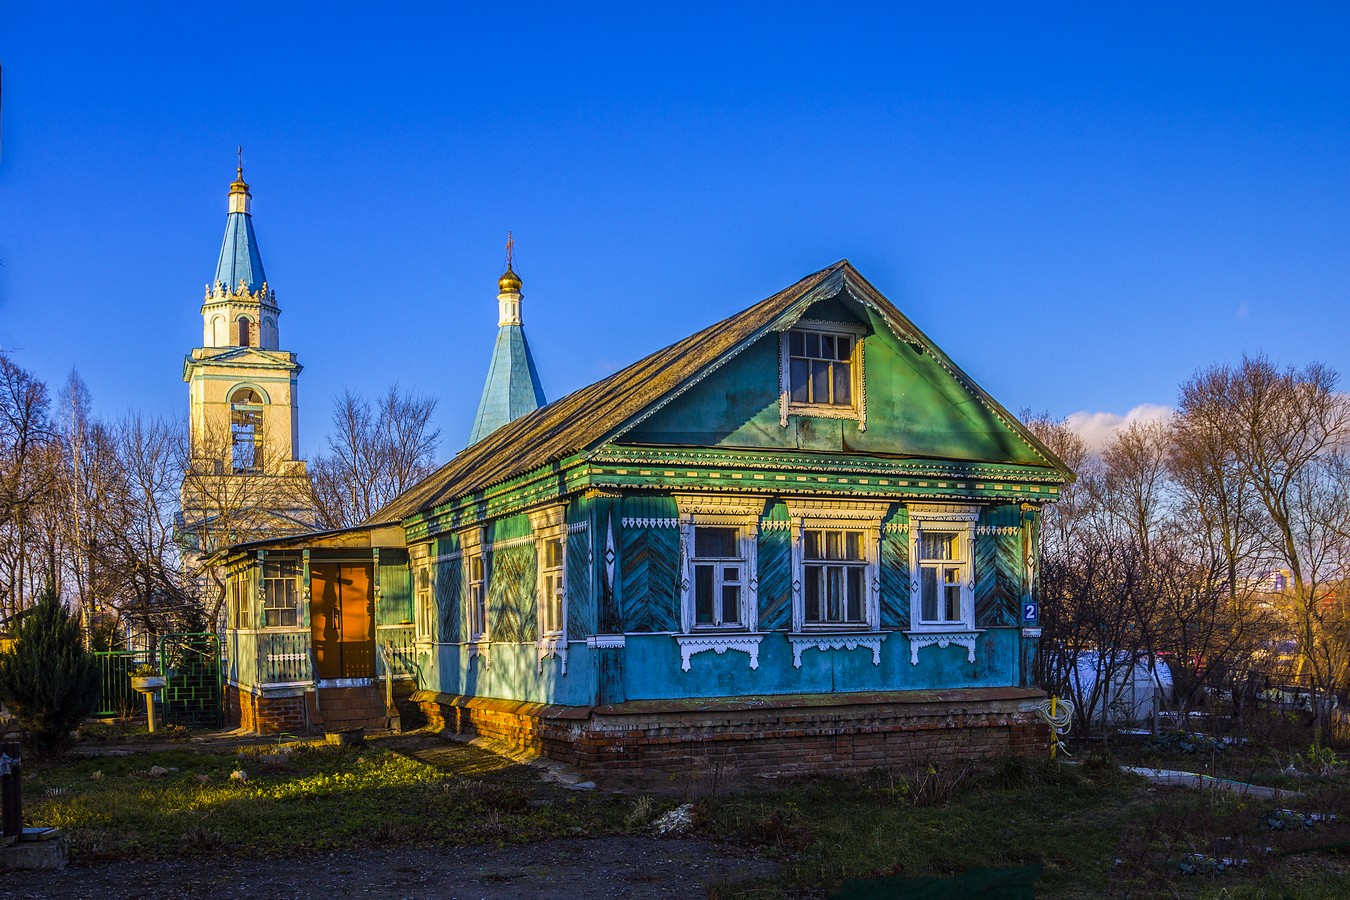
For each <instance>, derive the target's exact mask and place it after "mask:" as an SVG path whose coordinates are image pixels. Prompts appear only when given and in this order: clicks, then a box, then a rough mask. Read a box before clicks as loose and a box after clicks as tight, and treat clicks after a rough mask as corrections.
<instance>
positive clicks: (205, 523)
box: [181, 159, 315, 555]
mask: <svg viewBox="0 0 1350 900" xmlns="http://www.w3.org/2000/svg"><path fill="white" fill-rule="evenodd" d="M252 199H253V198H252V195H251V194H250V193H249V189H248V185H247V184H245V183H244V169H243V163H242V159H241V162H240V166H239V169H238V177H237V178H236V179H235V181H234V183H233V184H231V185H230V194H229V214H228V217H227V218H226V220H225V241H224V243H223V244H222V245H221V248H220V259H219V261H218V262H217V263H216V275H215V278H214V279H213V281H212V283H211V284H209V285H207V287H206V298H205V299H204V300H203V301H202V346H200V347H198V348H197V349H195V350H193V351H192V353H191V355H189V356H188V357H187V359H185V360H184V362H183V380H184V381H186V382H187V383H188V396H189V410H190V414H189V437H190V440H191V463H190V465H189V470H188V472H187V474H186V476H185V477H184V479H183V487H182V494H181V502H182V526H181V531H182V534H183V537H184V538H185V543H186V545H187V550H188V552H189V553H190V554H196V555H206V554H209V553H211V552H213V551H215V550H216V549H218V548H220V547H222V546H227V545H229V544H233V543H238V542H240V541H248V540H254V539H257V538H262V537H268V536H274V535H278V534H285V533H288V532H298V531H305V530H309V529H312V528H313V527H314V520H315V516H314V508H313V501H312V500H311V497H310V490H309V478H308V475H307V474H306V472H305V463H304V461H303V460H300V459H299V458H298V457H297V455H296V454H297V444H298V431H299V424H300V419H299V407H298V405H297V401H296V383H297V381H298V379H299V376H300V368H301V367H300V364H299V363H298V362H297V361H296V357H295V354H294V353H290V352H288V351H285V350H281V349H279V348H280V333H279V331H278V328H277V320H278V319H279V318H280V316H281V309H280V308H279V307H278V306H277V298H276V292H275V291H273V290H272V288H271V286H270V285H269V284H268V283H267V277H266V275H265V274H264V273H263V265H262V256H261V255H260V254H259V252H258V239H257V236H256V235H255V234H254V233H253V215H252V209H251V207H252Z"/></svg>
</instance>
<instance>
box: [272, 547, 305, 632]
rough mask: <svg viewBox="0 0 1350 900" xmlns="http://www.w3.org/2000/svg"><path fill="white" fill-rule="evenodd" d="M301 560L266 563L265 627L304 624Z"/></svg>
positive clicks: (278, 560)
mask: <svg viewBox="0 0 1350 900" xmlns="http://www.w3.org/2000/svg"><path fill="white" fill-rule="evenodd" d="M300 579H301V568H300V561H299V560H297V559H266V560H264V561H263V627H264V628H296V627H298V626H299V625H300V595H301V591H300Z"/></svg>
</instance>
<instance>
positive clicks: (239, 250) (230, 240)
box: [211, 165, 267, 292]
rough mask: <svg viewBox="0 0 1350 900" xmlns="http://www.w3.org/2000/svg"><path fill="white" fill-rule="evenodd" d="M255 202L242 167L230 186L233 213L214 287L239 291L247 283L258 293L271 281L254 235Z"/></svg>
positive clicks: (231, 210) (227, 227) (226, 230)
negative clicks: (217, 283) (268, 278)
mask: <svg viewBox="0 0 1350 900" xmlns="http://www.w3.org/2000/svg"><path fill="white" fill-rule="evenodd" d="M251 201H252V195H251V194H249V192H248V185H247V184H245V183H244V169H243V166H242V165H241V166H240V168H239V176H238V178H236V179H235V182H234V183H233V184H231V185H230V214H229V217H228V218H227V219H226V220H225V240H224V242H223V243H222V244H221V245H220V261H219V262H217V263H216V277H215V278H214V279H213V280H212V282H211V283H212V284H215V283H216V282H220V283H221V284H224V285H225V286H226V287H227V288H231V289H233V290H238V288H239V282H240V281H243V282H244V284H245V285H246V286H247V287H248V289H249V290H250V291H255V292H256V291H257V290H258V289H259V288H261V287H262V286H263V282H265V281H267V275H266V274H265V273H264V272H263V265H262V254H260V253H259V252H258V238H257V236H256V235H255V234H254V233H253V216H252V215H250V212H249V207H250V205H251Z"/></svg>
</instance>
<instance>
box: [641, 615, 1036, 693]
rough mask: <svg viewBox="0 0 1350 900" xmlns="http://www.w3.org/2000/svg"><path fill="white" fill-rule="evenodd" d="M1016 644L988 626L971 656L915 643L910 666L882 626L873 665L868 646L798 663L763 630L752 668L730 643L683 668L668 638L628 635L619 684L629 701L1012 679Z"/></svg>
mask: <svg viewBox="0 0 1350 900" xmlns="http://www.w3.org/2000/svg"><path fill="white" fill-rule="evenodd" d="M1020 651H1021V638H1020V631H1019V630H1018V629H1015V628H1006V629H991V630H989V631H986V632H984V633H983V634H981V635H980V637H979V639H978V643H977V644H976V653H975V662H973V663H972V662H969V661H968V658H967V651H966V648H964V647H958V646H955V645H952V646H948V647H945V648H943V647H936V646H933V647H924V648H921V649H920V651H919V662H918V665H914V664H912V663H911V662H910V645H909V641H908V640H907V639H906V637H905V635H903V634H900V633H899V632H888V633H886V634H885V639H884V640H883V641H882V644H881V661H880V663H879V664H873V662H872V651H871V650H870V649H867V648H862V647H860V648H858V649H856V650H818V649H814V648H812V649H808V650H805V651H804V652H803V653H802V656H801V663H802V665H801V668H796V667H795V666H794V665H793V657H792V647H791V644H790V643H789V642H788V638H787V636H786V635H785V634H782V633H774V634H768V635H765V636H764V639H763V641H762V642H761V643H760V645H759V668H758V669H751V668H750V657H749V656H748V655H747V654H746V653H743V652H740V651H737V650H728V651H726V652H725V653H723V654H720V655H719V654H717V653H714V652H712V651H705V652H702V653H696V654H694V655H693V656H692V657H691V658H690V661H689V662H690V665H689V671H688V672H685V671H683V670H682V669H681V666H680V651H679V646H678V645H677V643H676V641H675V639H674V638H672V637H668V636H665V635H630V636H629V637H628V646H627V654H626V660H625V683H624V689H625V693H626V695H627V697H628V699H630V700H650V699H659V698H666V697H736V696H746V695H756V694H792V693H812V694H815V693H837V692H840V691H902V690H931V689H933V688H939V687H942V688H952V687H981V686H1000V685H1012V684H1015V683H1016V680H1017V674H1016V673H1017V670H1018V654H1019V653H1020Z"/></svg>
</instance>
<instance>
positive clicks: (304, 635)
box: [257, 629, 314, 684]
mask: <svg viewBox="0 0 1350 900" xmlns="http://www.w3.org/2000/svg"><path fill="white" fill-rule="evenodd" d="M257 638H258V644H257V648H258V649H257V654H258V655H257V659H258V681H259V682H261V683H263V684H284V683H287V682H296V681H312V680H313V679H314V668H313V666H312V665H311V663H310V656H309V629H305V630H303V631H265V632H260V633H259V634H258V635H257Z"/></svg>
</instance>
